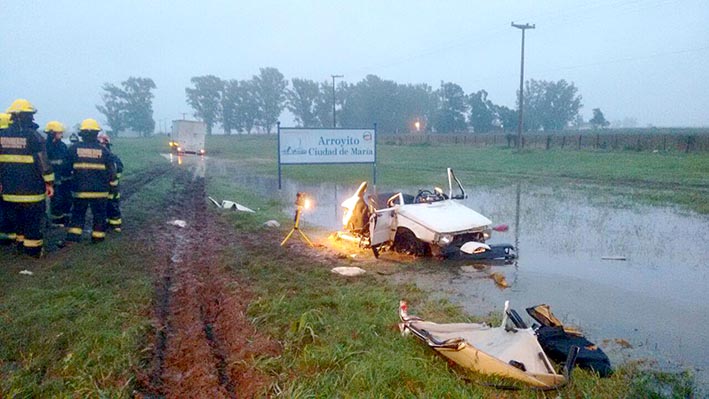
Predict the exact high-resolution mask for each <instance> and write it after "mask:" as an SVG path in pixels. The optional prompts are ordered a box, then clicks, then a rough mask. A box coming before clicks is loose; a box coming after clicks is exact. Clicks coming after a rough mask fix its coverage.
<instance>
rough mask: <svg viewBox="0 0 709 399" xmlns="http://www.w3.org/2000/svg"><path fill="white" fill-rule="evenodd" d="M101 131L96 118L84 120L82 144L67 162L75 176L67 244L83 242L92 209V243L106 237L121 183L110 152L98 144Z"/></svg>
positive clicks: (77, 144) (72, 151) (76, 146)
mask: <svg viewBox="0 0 709 399" xmlns="http://www.w3.org/2000/svg"><path fill="white" fill-rule="evenodd" d="M100 131H101V126H100V125H99V124H98V122H97V121H96V120H95V119H84V120H83V121H82V122H81V127H80V128H79V135H80V136H81V142H80V143H76V144H74V145H72V146H71V147H70V148H69V155H68V156H67V159H66V162H67V169H68V170H69V172H70V173H71V175H72V197H73V201H72V210H71V222H69V228H68V229H67V235H66V240H67V242H79V241H81V233H82V231H83V229H84V223H85V221H86V210H87V209H88V208H89V207H90V208H91V214H92V216H93V221H94V223H93V230H92V232H91V242H94V243H97V242H101V241H103V240H104V239H105V238H106V225H107V223H106V203H107V201H108V197H109V194H112V193H113V192H114V191H115V188H116V187H117V186H118V182H117V181H116V168H115V164H114V163H113V162H112V160H111V156H110V153H109V152H108V150H107V149H105V148H103V147H102V146H101V144H99V142H98V138H97V136H98V133H99V132H100Z"/></svg>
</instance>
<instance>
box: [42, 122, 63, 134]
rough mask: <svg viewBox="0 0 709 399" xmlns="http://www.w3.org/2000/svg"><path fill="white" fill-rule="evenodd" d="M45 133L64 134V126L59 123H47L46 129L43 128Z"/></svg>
mask: <svg viewBox="0 0 709 399" xmlns="http://www.w3.org/2000/svg"><path fill="white" fill-rule="evenodd" d="M44 132H45V133H58V132H62V133H64V125H62V123H61V122H57V121H51V122H49V123H47V127H45V128H44Z"/></svg>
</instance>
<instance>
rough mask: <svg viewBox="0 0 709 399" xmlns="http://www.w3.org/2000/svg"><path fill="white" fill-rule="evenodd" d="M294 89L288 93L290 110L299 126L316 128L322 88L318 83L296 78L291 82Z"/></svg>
mask: <svg viewBox="0 0 709 399" xmlns="http://www.w3.org/2000/svg"><path fill="white" fill-rule="evenodd" d="M291 82H292V83H293V89H289V90H287V91H286V97H287V99H288V103H287V106H288V109H289V110H290V111H291V112H292V113H293V115H294V116H295V121H296V123H297V124H298V125H299V126H304V127H316V126H317V117H316V114H315V112H316V106H317V104H318V97H319V96H320V87H319V85H318V83H317V82H315V81H312V80H308V79H298V78H294V79H292V80H291Z"/></svg>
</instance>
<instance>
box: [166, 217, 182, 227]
mask: <svg viewBox="0 0 709 399" xmlns="http://www.w3.org/2000/svg"><path fill="white" fill-rule="evenodd" d="M167 224H171V225H173V226H177V227H180V228H184V227H186V226H187V222H185V221H184V220H180V219H175V220H170V221H169V222H167Z"/></svg>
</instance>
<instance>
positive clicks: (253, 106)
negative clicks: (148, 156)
mask: <svg viewBox="0 0 709 399" xmlns="http://www.w3.org/2000/svg"><path fill="white" fill-rule="evenodd" d="M191 83H192V87H187V88H186V89H185V94H186V97H187V103H188V104H189V105H190V106H191V107H192V109H193V110H194V116H195V117H196V118H198V119H200V120H202V121H204V122H205V123H206V124H207V133H208V134H211V133H212V130H213V128H214V127H215V126H217V125H220V126H221V127H222V128H223V129H224V132H225V133H226V134H231V133H232V132H237V133H251V132H254V131H260V132H271V131H272V130H273V128H274V127H275V125H276V123H277V122H278V119H279V117H280V116H281V113H282V112H283V111H284V110H285V109H288V110H289V111H290V112H291V113H292V114H293V116H294V118H295V122H296V124H297V125H298V126H302V127H332V124H333V114H332V112H333V101H335V104H334V106H335V108H336V110H337V122H338V126H339V127H369V126H372V125H373V124H374V123H377V126H378V129H379V131H380V132H382V133H385V134H386V133H409V132H432V133H443V134H445V133H461V132H476V133H487V132H512V131H515V130H516V129H517V124H518V113H517V108H518V106H515V108H514V109H511V108H509V107H507V106H504V105H499V104H495V103H494V102H493V101H492V100H491V99H490V98H489V95H488V92H487V91H486V90H478V91H476V92H472V93H467V94H466V93H465V91H464V90H463V88H462V87H460V86H459V85H458V84H456V83H452V82H443V81H441V84H440V86H439V87H438V88H437V89H434V88H432V87H431V86H429V85H427V84H423V83H421V84H401V83H397V82H394V81H392V80H385V79H382V78H380V77H378V76H376V75H367V76H366V77H365V78H364V79H362V80H361V81H359V82H356V83H347V82H339V84H338V85H337V87H336V88H334V92H333V87H332V84H331V83H330V82H328V81H323V82H317V81H313V80H309V79H301V78H293V79H292V80H291V81H290V82H289V81H288V80H286V79H285V77H284V76H283V74H282V73H281V72H280V71H279V70H278V69H276V68H272V67H268V68H260V69H259V74H258V75H254V76H253V77H252V78H251V79H248V80H237V79H230V80H224V79H221V78H219V77H217V76H214V75H204V76H195V77H193V78H192V79H191ZM154 89H155V83H154V82H153V81H152V79H149V78H134V77H131V78H128V80H126V81H124V82H121V86H120V87H119V86H116V85H113V84H110V83H106V84H104V85H103V90H104V92H103V94H102V99H103V101H104V104H103V105H98V106H97V109H98V110H99V111H100V112H101V113H103V114H104V115H105V116H106V119H107V120H108V125H109V126H111V129H112V130H113V131H114V132H118V131H122V130H127V129H130V130H133V131H136V132H139V133H140V134H141V135H149V134H151V133H152V132H153V131H154V129H155V122H154V120H153V110H152V99H153V94H152V90H154ZM524 97H525V113H524V130H525V131H530V130H533V131H539V130H545V131H551V130H563V129H565V128H567V127H569V126H576V127H580V126H581V124H582V123H583V118H582V117H581V115H580V114H579V110H580V109H581V107H582V104H581V95H580V94H578V89H577V88H576V86H574V84H573V83H568V82H566V81H565V80H563V79H562V80H559V81H557V82H553V81H544V80H534V79H531V80H529V81H527V82H525V89H524ZM593 112H594V117H593V119H592V120H591V121H589V122H590V123H591V125H592V126H593V127H596V128H598V127H606V126H608V122H607V121H606V120H605V118H604V116H603V113H602V112H601V110H600V109H599V108H595V109H594V110H593Z"/></svg>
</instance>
